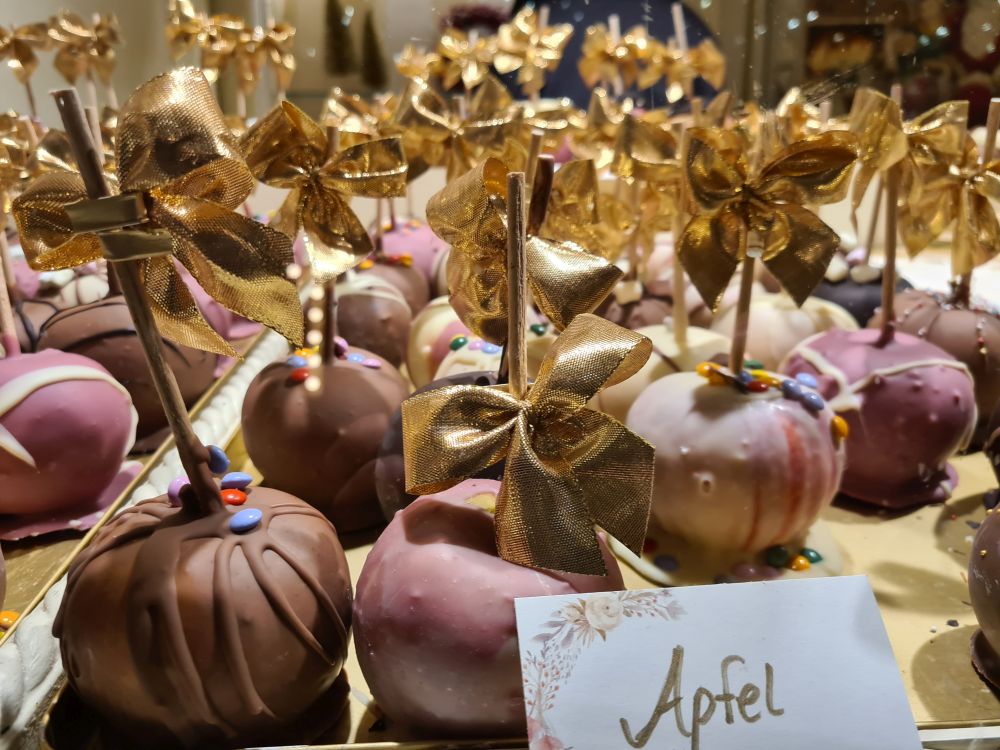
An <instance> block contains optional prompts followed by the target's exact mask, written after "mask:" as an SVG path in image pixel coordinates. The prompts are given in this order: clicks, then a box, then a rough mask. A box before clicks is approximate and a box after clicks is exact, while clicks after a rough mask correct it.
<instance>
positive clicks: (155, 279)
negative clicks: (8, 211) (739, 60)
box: [14, 68, 303, 356]
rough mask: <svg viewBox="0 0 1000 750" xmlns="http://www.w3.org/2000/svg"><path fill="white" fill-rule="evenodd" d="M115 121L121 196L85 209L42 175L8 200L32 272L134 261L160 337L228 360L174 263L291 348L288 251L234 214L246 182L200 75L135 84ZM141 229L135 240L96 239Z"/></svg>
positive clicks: (63, 175)
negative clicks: (11, 202) (127, 229)
mask: <svg viewBox="0 0 1000 750" xmlns="http://www.w3.org/2000/svg"><path fill="white" fill-rule="evenodd" d="M119 122H120V124H119V128H118V134H117V138H116V152H117V163H118V178H119V182H120V185H121V189H122V194H121V195H119V196H114V197H111V198H102V199H98V200H94V201H88V200H86V198H87V196H86V191H85V190H84V186H83V181H82V180H81V179H80V176H79V175H77V174H76V173H70V172H51V173H48V174H44V175H42V176H41V177H39V178H38V179H37V180H35V181H34V182H33V183H32V184H31V185H30V186H29V187H28V189H27V190H26V191H25V192H24V193H22V194H21V196H20V197H18V198H17V200H15V201H14V218H15V219H16V220H17V225H18V229H19V230H20V232H21V243H22V245H23V247H24V251H25V254H26V255H27V257H28V261H29V262H30V263H31V265H32V267H33V268H35V269H37V270H41V271H53V270H59V269H62V268H70V267H73V266H78V265H82V264H84V263H88V262H91V261H94V260H97V259H99V258H102V257H105V258H107V259H108V260H111V261H115V260H127V259H134V260H135V261H136V262H137V263H138V264H139V274H140V277H141V279H142V285H143V287H144V289H145V290H146V296H147V298H148V301H149V304H150V308H151V309H152V312H153V316H154V318H155V319H156V322H157V325H158V327H159V329H160V332H161V333H162V334H163V335H164V336H166V337H167V338H170V339H172V340H174V341H177V342H178V343H181V344H186V345H188V346H193V347H197V348H201V349H205V350H207V351H212V352H217V353H219V354H227V355H230V356H234V355H235V354H234V352H233V350H232V348H231V347H230V346H229V344H227V343H226V342H225V341H224V340H223V339H222V338H220V337H219V335H218V334H217V333H216V332H215V331H214V330H212V328H211V326H209V325H208V323H207V322H205V320H204V318H203V317H202V315H201V313H200V312H199V310H198V306H197V305H196V304H195V302H194V299H193V298H192V297H191V293H190V292H189V291H188V289H187V287H186V286H185V284H184V282H183V280H182V279H181V277H180V275H179V274H178V272H177V270H176V269H175V268H174V259H175V258H176V260H178V261H180V262H181V263H182V264H183V265H184V267H185V268H187V270H188V271H190V272H191V275H192V276H194V277H195V279H196V280H197V281H198V284H199V285H200V286H201V287H202V289H204V290H205V291H206V292H207V293H208V294H209V295H211V296H212V297H213V298H214V299H216V300H218V301H219V302H220V303H222V304H223V305H225V306H226V307H227V308H229V309H230V310H233V311H234V312H236V313H238V314H239V315H242V316H244V317H246V318H250V319H251V320H256V321H258V322H261V323H264V324H265V325H267V326H269V327H271V328H273V329H275V330H276V331H278V332H279V333H281V334H282V335H284V336H285V337H286V338H288V339H290V340H291V341H293V342H300V341H301V340H302V335H303V331H302V313H301V307H300V305H299V300H298V296H297V294H296V290H295V286H294V285H293V284H292V283H291V282H290V281H288V280H287V279H286V278H285V275H284V274H285V268H286V267H287V266H288V265H289V264H290V263H291V262H292V248H291V242H290V241H289V240H288V238H287V237H285V236H284V235H282V234H281V233H280V232H277V231H275V230H274V229H271V228H269V227H266V226H263V225H262V224H259V223H257V222H255V221H252V220H251V219H248V218H247V217H245V216H243V215H242V214H239V213H236V212H235V211H234V210H233V209H235V208H237V207H238V206H239V205H241V204H242V203H243V201H244V200H246V198H247V196H248V195H250V193H251V192H252V191H253V187H254V179H253V175H252V174H251V173H250V170H249V169H247V166H246V164H245V163H244V161H243V159H242V157H241V156H240V153H239V149H238V145H237V143H236V142H235V140H234V139H233V137H232V135H231V134H230V132H229V130H228V129H227V128H226V126H225V124H224V122H223V120H222V113H221V112H220V111H219V106H218V104H217V103H216V101H215V98H214V97H213V96H212V91H211V89H210V88H209V85H208V82H207V81H206V80H205V78H204V76H203V75H202V74H201V72H200V71H198V70H195V69H193V68H183V69H180V70H175V71H173V72H171V73H167V74H165V75H161V76H158V77H156V78H153V79H152V80H150V81H148V82H147V83H145V84H143V85H142V86H140V87H139V88H138V89H137V90H136V91H135V93H133V94H132V96H130V97H129V99H128V101H127V102H126V103H125V106H124V107H122V109H121V113H120V118H119ZM123 215H124V218H123ZM71 217H72V218H71ZM140 223H141V227H142V229H141V230H139V231H130V232H115V231H107V230H108V229H109V228H113V227H120V226H131V225H136V224H140ZM171 256H173V257H171Z"/></svg>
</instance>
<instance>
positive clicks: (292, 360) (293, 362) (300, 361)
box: [285, 354, 309, 367]
mask: <svg viewBox="0 0 1000 750" xmlns="http://www.w3.org/2000/svg"><path fill="white" fill-rule="evenodd" d="M285 364H286V365H288V366H289V367H305V366H306V365H307V364H309V362H308V361H307V360H306V358H305V357H300V356H299V355H298V354H293V355H292V356H291V357H289V358H288V359H286V360H285Z"/></svg>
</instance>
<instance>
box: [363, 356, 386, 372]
mask: <svg viewBox="0 0 1000 750" xmlns="http://www.w3.org/2000/svg"><path fill="white" fill-rule="evenodd" d="M361 366H362V367H367V368H368V369H370V370H378V369H381V367H382V363H381V362H379V361H378V360H377V359H375V358H374V357H368V359H366V360H364V361H363V362H362V363H361Z"/></svg>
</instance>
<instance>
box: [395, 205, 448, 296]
mask: <svg viewBox="0 0 1000 750" xmlns="http://www.w3.org/2000/svg"><path fill="white" fill-rule="evenodd" d="M448 247H449V245H448V243H447V242H445V241H444V240H442V239H441V238H440V237H438V236H437V235H436V234H434V232H432V231H431V228H430V227H429V226H428V225H427V223H426V222H423V221H420V220H419V219H408V220H406V221H402V220H400V221H398V222H397V224H396V229H395V230H391V231H388V232H385V233H384V234H383V235H382V251H383V252H384V253H385V254H386V255H388V256H390V257H393V256H398V255H404V254H408V255H409V256H410V257H412V258H413V267H414V268H416V269H418V270H419V271H420V272H421V273H422V274H423V275H424V276H425V277H426V278H427V281H428V282H429V281H431V280H433V278H434V268H435V265H434V261H435V259H436V258H437V256H439V255H440V254H441V253H443V252H444V251H445V250H447V249H448Z"/></svg>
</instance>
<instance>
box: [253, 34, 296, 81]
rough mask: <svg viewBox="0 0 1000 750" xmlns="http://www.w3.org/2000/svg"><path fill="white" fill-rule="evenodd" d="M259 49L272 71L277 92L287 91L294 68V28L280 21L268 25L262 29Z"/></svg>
mask: <svg viewBox="0 0 1000 750" xmlns="http://www.w3.org/2000/svg"><path fill="white" fill-rule="evenodd" d="M259 49H260V51H261V54H263V55H264V58H265V60H266V61H267V64H268V65H269V66H270V67H271V69H272V70H273V71H274V79H275V82H276V83H277V86H278V91H279V92H285V91H288V89H289V87H290V86H291V85H292V77H293V76H294V75H295V68H296V63H295V54H294V51H295V27H294V26H292V25H290V24H287V23H283V22H281V21H279V22H277V23H273V24H271V25H269V26H268V27H267V28H266V29H264V37H263V39H261V40H260V47H259Z"/></svg>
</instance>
